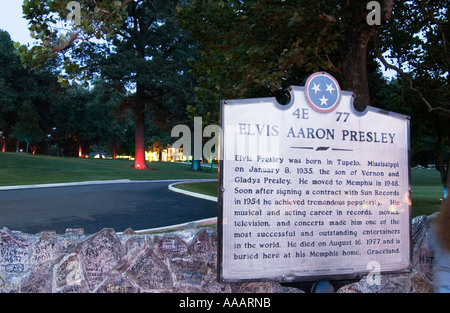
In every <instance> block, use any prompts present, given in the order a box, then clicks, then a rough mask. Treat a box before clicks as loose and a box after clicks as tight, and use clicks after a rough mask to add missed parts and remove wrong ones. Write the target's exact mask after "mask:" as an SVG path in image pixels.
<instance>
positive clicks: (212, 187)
mask: <svg viewBox="0 0 450 313" xmlns="http://www.w3.org/2000/svg"><path fill="white" fill-rule="evenodd" d="M217 184H218V183H217V181H213V182H199V183H186V184H178V185H176V188H179V189H183V190H187V191H192V192H197V193H201V194H204V195H207V196H212V197H217Z"/></svg>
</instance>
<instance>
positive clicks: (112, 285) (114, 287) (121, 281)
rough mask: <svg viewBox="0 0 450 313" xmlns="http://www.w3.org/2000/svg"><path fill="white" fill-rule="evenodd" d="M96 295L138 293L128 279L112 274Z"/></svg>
mask: <svg viewBox="0 0 450 313" xmlns="http://www.w3.org/2000/svg"><path fill="white" fill-rule="evenodd" d="M97 292H98V293H138V292H139V289H138V288H136V287H135V286H134V285H133V284H132V282H131V280H130V279H128V278H125V277H123V276H122V275H120V274H119V273H113V274H112V275H111V276H110V277H109V278H108V279H107V280H106V281H105V282H104V283H103V284H102V285H101V286H100V287H99V288H98V289H97Z"/></svg>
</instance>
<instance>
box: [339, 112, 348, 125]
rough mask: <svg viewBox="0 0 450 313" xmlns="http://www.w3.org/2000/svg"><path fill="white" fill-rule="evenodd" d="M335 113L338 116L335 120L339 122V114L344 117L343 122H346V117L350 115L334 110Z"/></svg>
mask: <svg viewBox="0 0 450 313" xmlns="http://www.w3.org/2000/svg"><path fill="white" fill-rule="evenodd" d="M336 114H337V116H338V117H337V119H336V122H339V120H340V119H341V116H342V115H344V117H345V118H344V121H343V122H344V123H345V122H347V120H348V117H349V116H350V113H346V112H336Z"/></svg>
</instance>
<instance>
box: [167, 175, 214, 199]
mask: <svg viewBox="0 0 450 313" xmlns="http://www.w3.org/2000/svg"><path fill="white" fill-rule="evenodd" d="M208 181H211V182H213V181H217V179H203V180H199V181H189V182H177V183H173V184H170V185H169V190H171V191H174V192H178V193H182V194H184V195H187V196H191V197H195V198H200V199H205V200H209V201H214V202H217V197H213V196H207V195H204V194H201V193H196V192H192V191H187V190H183V189H180V188H176V187H175V186H176V185H180V184H186V183H200V182H208Z"/></svg>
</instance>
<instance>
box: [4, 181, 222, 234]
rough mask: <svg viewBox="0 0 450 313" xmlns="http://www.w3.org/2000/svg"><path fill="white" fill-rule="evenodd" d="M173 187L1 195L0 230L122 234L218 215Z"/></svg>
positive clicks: (44, 190) (153, 184)
mask: <svg viewBox="0 0 450 313" xmlns="http://www.w3.org/2000/svg"><path fill="white" fill-rule="evenodd" d="M170 183H173V181H171V182H131V183H115V184H95V185H82V186H69V187H66V186H65V187H51V188H36V189H19V190H0V227H7V228H9V229H10V230H20V231H23V232H26V233H32V234H33V233H37V232H40V231H43V230H56V231H58V233H61V234H63V233H64V232H65V230H66V229H67V228H78V227H81V228H84V230H85V233H86V234H92V233H95V232H98V231H100V230H101V229H102V228H105V227H110V228H114V230H115V231H117V232H122V231H124V230H125V229H127V228H129V227H130V228H132V229H134V230H143V229H150V228H156V227H162V226H168V225H174V224H180V223H185V222H189V221H195V220H200V219H205V218H211V217H216V216H217V203H216V202H212V201H209V200H203V199H199V198H194V197H190V196H186V195H183V194H179V193H175V192H173V191H169V190H168V185H169V184H170Z"/></svg>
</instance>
